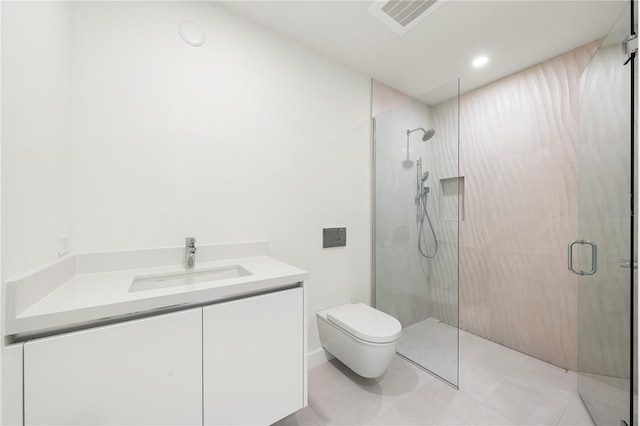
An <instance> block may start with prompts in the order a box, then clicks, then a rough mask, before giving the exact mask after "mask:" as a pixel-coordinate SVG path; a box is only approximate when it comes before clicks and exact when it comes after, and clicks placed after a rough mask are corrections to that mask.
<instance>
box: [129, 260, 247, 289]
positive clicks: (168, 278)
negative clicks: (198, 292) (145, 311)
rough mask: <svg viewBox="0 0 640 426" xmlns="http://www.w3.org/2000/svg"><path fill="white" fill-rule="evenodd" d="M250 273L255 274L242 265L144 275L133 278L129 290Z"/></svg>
mask: <svg viewBox="0 0 640 426" xmlns="http://www.w3.org/2000/svg"><path fill="white" fill-rule="evenodd" d="M248 275H253V274H252V273H251V272H249V271H247V270H246V269H244V268H243V267H242V266H240V265H230V266H223V267H220V268H211V269H202V270H199V271H189V272H187V271H184V272H182V271H180V272H170V273H166V274H156V275H142V276H139V277H135V278H134V279H133V282H132V283H131V287H130V288H129V292H134V291H146V290H157V289H159V288H168V287H177V286H186V285H190V284H199V283H207V282H211V281H219V280H226V279H229V278H237V277H246V276H248Z"/></svg>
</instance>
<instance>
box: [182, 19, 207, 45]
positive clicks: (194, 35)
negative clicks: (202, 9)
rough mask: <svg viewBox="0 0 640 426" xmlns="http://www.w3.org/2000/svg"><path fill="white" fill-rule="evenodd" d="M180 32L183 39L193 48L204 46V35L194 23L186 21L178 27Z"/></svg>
mask: <svg viewBox="0 0 640 426" xmlns="http://www.w3.org/2000/svg"><path fill="white" fill-rule="evenodd" d="M178 32H179V33H180V36H181V37H182V39H183V40H184V41H186V42H187V43H188V44H190V45H191V46H202V45H203V44H204V33H203V32H202V30H201V29H200V27H199V26H197V25H196V24H194V23H193V22H188V21H185V22H183V23H181V24H180V25H179V26H178Z"/></svg>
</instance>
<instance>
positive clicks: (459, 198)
mask: <svg viewBox="0 0 640 426" xmlns="http://www.w3.org/2000/svg"><path fill="white" fill-rule="evenodd" d="M440 220H455V221H457V220H464V176H458V177H452V178H444V179H440Z"/></svg>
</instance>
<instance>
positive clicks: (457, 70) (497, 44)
mask: <svg viewBox="0 0 640 426" xmlns="http://www.w3.org/2000/svg"><path fill="white" fill-rule="evenodd" d="M373 3H374V2H373V1H364V0H362V1H225V2H223V4H224V5H225V6H226V7H227V8H229V9H231V10H233V11H235V12H237V13H239V14H240V15H243V16H245V17H247V18H249V19H250V20H252V21H255V22H258V23H260V24H262V25H264V26H266V27H269V28H271V29H273V30H275V31H277V32H279V33H281V34H283V35H285V36H287V37H289V38H291V39H293V40H297V41H298V42H300V43H302V44H304V45H306V46H308V47H311V48H312V49H314V50H317V51H319V52H322V53H324V54H325V55H327V56H329V57H331V58H334V59H336V60H337V61H339V62H341V63H343V64H345V65H347V66H349V67H351V68H354V69H356V70H358V71H360V72H362V73H364V74H366V75H368V76H371V77H373V78H375V79H377V80H379V81H381V82H383V83H385V84H387V85H389V86H391V87H394V88H396V89H398V90H400V91H402V92H405V93H407V94H409V95H411V96H414V97H416V98H421V99H423V100H425V101H427V102H428V103H435V102H438V101H441V100H444V99H446V98H447V96H446V95H435V96H423V95H425V93H426V92H428V91H431V90H432V89H435V88H437V87H439V86H441V85H443V84H445V83H448V82H451V81H452V80H454V79H456V78H460V87H461V91H462V92H466V91H468V90H471V89H474V88H476V87H479V86H482V85H484V84H486V83H489V82H491V81H494V80H497V79H499V78H501V77H504V76H506V75H509V74H511V73H513V72H515V71H518V70H521V69H524V68H526V67H528V66H531V65H534V64H536V63H539V62H541V61H544V60H545V59H549V58H552V57H554V56H556V55H558V54H561V53H563V52H566V51H568V50H571V49H573V48H575V47H578V46H581V45H583V44H586V43H588V42H590V41H593V40H596V39H598V38H601V37H604V36H605V35H606V34H607V32H608V31H609V29H610V28H611V27H612V25H613V24H614V23H615V21H616V19H617V17H618V16H619V15H620V13H621V12H622V10H623V8H624V6H625V5H626V4H627V2H626V1H612V0H609V1H590V0H586V1H575V0H574V1H543V0H538V1H519V0H512V1H480V0H472V1H460V0H447V1H445V2H444V3H443V4H442V6H441V7H440V8H439V9H438V10H436V11H435V12H434V13H433V14H431V15H430V16H428V17H427V18H426V19H424V20H423V21H422V22H420V23H419V24H418V25H416V26H415V27H414V28H413V29H411V30H410V31H409V32H408V33H407V34H405V35H403V36H398V35H396V34H395V33H394V32H392V31H391V30H390V29H389V28H387V27H385V26H384V24H382V23H381V22H380V21H378V20H376V19H375V18H374V17H373V16H372V15H371V14H369V13H368V9H369V7H371V5H372V4H373ZM480 54H484V55H486V56H488V57H489V64H487V65H486V66H485V67H484V68H482V69H474V68H472V66H471V61H472V59H473V58H474V57H476V56H478V55H480Z"/></svg>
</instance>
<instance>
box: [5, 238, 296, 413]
mask: <svg viewBox="0 0 640 426" xmlns="http://www.w3.org/2000/svg"><path fill="white" fill-rule="evenodd" d="M225 247H226V250H225ZM198 250H199V251H198V254H199V258H198V263H197V264H196V267H195V268H194V269H193V270H191V271H185V270H184V269H183V268H182V267H181V266H180V265H179V264H178V265H176V264H173V265H172V264H166V265H160V263H167V262H171V261H172V260H171V257H172V252H173V251H175V252H176V254H177V250H174V249H161V250H155V251H154V250H147V251H137V252H126V253H125V252H121V253H108V254H99V253H97V254H87V255H76V256H72V257H70V258H68V259H64V260H62V261H61V262H58V263H56V264H55V265H51V266H49V267H47V268H43V269H42V270H40V271H36V272H35V273H34V274H30V275H28V276H25V277H21V278H19V279H17V280H13V281H11V282H8V283H7V294H8V300H10V301H11V300H13V302H14V310H13V312H11V313H13V314H14V316H13V318H7V319H6V321H5V330H6V331H5V334H6V336H7V337H9V338H10V339H11V340H13V341H14V343H13V344H11V345H9V346H8V347H6V352H7V353H8V354H9V356H8V358H6V359H8V361H9V363H11V364H12V365H13V366H14V367H15V368H11V371H12V372H15V373H16V375H15V376H14V377H11V378H10V380H9V384H8V387H9V389H10V390H13V391H15V392H16V393H17V391H18V390H19V388H20V387H21V390H22V394H23V395H24V397H23V400H22V401H19V405H20V410H17V409H16V407H13V408H14V409H13V410H12V411H15V412H12V413H9V419H7V417H6V413H4V414H5V419H7V420H9V421H10V423H18V424H20V423H22V424H28V425H30V424H175V425H177V424H180V425H187V424H188V425H195V424H207V425H214V424H225V425H229V424H271V423H273V422H275V421H277V420H279V419H281V418H283V417H285V416H287V415H289V414H291V413H293V412H295V411H297V410H299V409H300V408H302V407H304V406H306V404H307V391H306V389H307V377H306V371H307V366H306V341H307V336H306V333H307V331H306V330H307V327H306V316H307V315H306V296H305V286H304V281H305V280H306V277H307V274H306V272H304V271H302V270H299V269H297V268H294V267H292V266H290V265H287V264H285V263H282V262H279V261H277V260H275V259H273V258H271V257H268V256H266V243H251V244H245V245H226V246H205V247H199V248H198ZM161 251H164V252H165V253H161ZM152 252H155V253H152ZM231 256H235V257H231ZM136 258H137V259H138V262H136ZM65 262H67V264H64V263H65ZM178 262H179V260H178ZM178 262H176V263H178ZM136 263H137V264H142V265H144V267H142V268H140V267H132V266H134V265H135V264H136ZM45 278H48V280H47V279H45ZM65 278H66V279H65ZM51 281H54V282H57V285H55V286H54V285H52V284H51ZM38 292H40V295H42V297H39V298H37V297H36V296H34V294H37V293H38ZM35 299H37V301H35V303H32V302H34V300H35ZM19 309H20V310H22V312H19V313H18V311H17V310H19ZM16 314H17V315H16ZM14 370H16V371H14ZM19 375H20V376H22V380H21V379H20V378H19V377H18V376H19ZM12 398H15V399H16V403H18V399H20V398H19V395H15V396H14V395H12ZM22 409H24V410H22ZM22 411H24V416H23V417H22Z"/></svg>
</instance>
